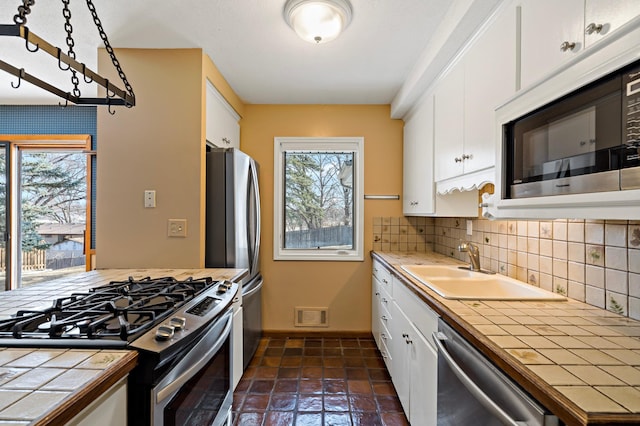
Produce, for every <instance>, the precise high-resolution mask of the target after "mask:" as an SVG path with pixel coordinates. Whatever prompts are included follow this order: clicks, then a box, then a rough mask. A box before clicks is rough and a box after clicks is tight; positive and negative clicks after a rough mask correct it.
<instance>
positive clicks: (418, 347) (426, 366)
mask: <svg viewBox="0 0 640 426" xmlns="http://www.w3.org/2000/svg"><path fill="white" fill-rule="evenodd" d="M425 309H426V308H425ZM409 325H410V330H411V331H410V332H409V340H410V342H411V343H410V344H409V345H408V350H409V358H410V362H409V364H410V365H411V383H410V389H409V395H410V402H409V405H410V410H409V415H408V417H409V423H411V425H412V426H435V425H436V422H437V412H436V409H437V405H438V404H437V403H438V355H437V352H436V350H435V349H434V348H433V347H432V346H431V345H430V344H429V342H428V340H427V339H430V338H431V336H423V335H422V333H420V332H419V331H418V330H417V329H416V327H415V326H414V325H413V324H409Z"/></svg>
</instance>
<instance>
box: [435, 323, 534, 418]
mask: <svg viewBox="0 0 640 426" xmlns="http://www.w3.org/2000/svg"><path fill="white" fill-rule="evenodd" d="M431 337H432V338H433V341H434V343H435V344H436V348H437V349H438V356H439V357H440V356H441V357H442V359H443V360H444V361H445V362H446V363H447V365H448V366H449V368H450V369H451V371H452V372H453V374H455V375H456V377H457V378H458V379H459V380H460V382H461V383H462V384H463V385H464V387H465V388H467V390H468V391H469V392H470V393H471V394H472V395H473V396H474V397H475V398H476V400H477V401H478V402H479V403H480V404H482V406H484V407H485V408H486V409H487V410H489V411H490V412H491V413H492V414H493V415H495V416H496V417H497V418H498V419H500V421H501V422H502V423H504V424H505V425H509V426H526V424H527V423H526V422H519V421H516V420H514V419H512V418H511V417H510V416H509V415H508V414H507V413H505V411H504V410H503V409H502V408H500V406H499V405H498V404H496V403H495V401H493V400H492V399H491V398H490V397H489V396H488V395H487V394H486V393H484V392H483V391H482V389H480V387H479V386H478V385H477V384H476V383H475V382H474V381H473V380H472V379H471V378H470V377H469V376H467V373H465V372H464V370H463V369H462V368H461V367H460V366H459V365H458V363H456V361H455V360H454V359H453V357H452V356H451V354H449V352H448V351H447V348H445V346H444V344H443V343H442V342H443V341H445V340H447V336H445V335H444V334H443V333H435V332H434V333H433V334H432V336H431Z"/></svg>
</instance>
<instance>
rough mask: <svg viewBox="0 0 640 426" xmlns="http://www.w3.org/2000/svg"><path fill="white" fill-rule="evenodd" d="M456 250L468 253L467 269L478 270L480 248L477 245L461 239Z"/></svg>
mask: <svg viewBox="0 0 640 426" xmlns="http://www.w3.org/2000/svg"><path fill="white" fill-rule="evenodd" d="M458 251H460V252H465V251H466V252H467V253H469V261H470V263H469V270H471V271H480V270H481V269H482V268H480V250H479V249H478V246H477V245H475V244H473V243H471V242H469V241H461V242H460V244H459V245H458Z"/></svg>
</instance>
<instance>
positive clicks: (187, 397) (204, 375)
mask: <svg viewBox="0 0 640 426" xmlns="http://www.w3.org/2000/svg"><path fill="white" fill-rule="evenodd" d="M232 318H233V311H232V309H231V308H230V309H228V310H227V312H226V313H225V314H224V315H222V316H221V317H220V318H219V319H217V320H216V321H215V322H214V323H212V324H211V326H210V327H208V329H207V330H206V331H205V334H204V336H203V337H202V339H201V340H199V341H198V343H197V344H195V345H194V346H193V348H191V350H189V352H188V353H187V354H186V355H185V356H184V357H182V358H181V359H180V362H179V363H178V364H176V365H175V367H173V368H172V369H171V370H170V371H169V372H168V373H167V375H166V376H164V377H163V378H162V380H160V381H159V382H158V383H157V384H156V385H155V386H154V387H153V388H152V390H151V395H150V396H151V398H152V401H151V404H152V407H153V408H152V409H153V424H154V425H164V426H186V425H194V426H196V425H207V426H208V425H213V426H219V425H223V424H224V423H225V422H226V421H227V418H228V417H229V414H230V409H231V402H232V393H233V392H232V387H231V386H232V385H231V374H230V373H231V371H232V368H233V365H232V364H233V356H232V353H231V349H232V344H231V339H232V334H231V324H232Z"/></svg>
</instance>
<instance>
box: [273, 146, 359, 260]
mask: <svg viewBox="0 0 640 426" xmlns="http://www.w3.org/2000/svg"><path fill="white" fill-rule="evenodd" d="M363 154H364V139H363V138H361V137H351V138H275V141H274V170H275V173H274V247H273V249H274V250H273V253H274V255H273V256H274V259H275V260H352V261H361V260H363V253H364V251H363V247H362V246H363V237H362V229H363V217H364V214H363V202H362V200H363V187H364V184H363V181H364V179H363V177H364V171H363V164H364V159H363Z"/></svg>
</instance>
